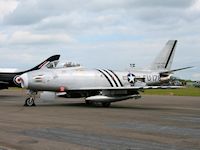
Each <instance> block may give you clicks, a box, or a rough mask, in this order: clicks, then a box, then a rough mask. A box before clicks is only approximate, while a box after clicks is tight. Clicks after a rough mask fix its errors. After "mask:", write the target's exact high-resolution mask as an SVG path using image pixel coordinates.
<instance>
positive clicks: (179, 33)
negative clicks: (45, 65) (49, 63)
mask: <svg viewBox="0 0 200 150" xmlns="http://www.w3.org/2000/svg"><path fill="white" fill-rule="evenodd" d="M169 39H177V40H178V45H177V49H176V54H175V58H174V62H173V66H172V67H173V68H179V67H185V66H195V68H193V69H190V70H185V71H181V72H179V73H176V76H178V77H182V78H186V79H190V78H191V79H193V80H200V0H166V1H163V0H73V1H71V0H0V68H3V67H9V68H29V67H32V66H34V65H35V64H37V63H39V62H40V61H42V60H43V59H45V58H47V57H49V56H50V55H52V54H61V60H62V61H73V62H77V63H80V64H82V65H84V66H85V67H89V68H97V67H100V68H103V67H105V68H112V69H117V70H123V69H125V68H128V67H129V64H130V63H135V64H136V66H137V67H141V68H142V67H145V66H146V65H148V64H150V63H151V62H152V61H153V59H154V58H155V56H156V55H157V54H158V53H159V51H160V50H161V49H162V47H163V46H164V45H165V43H166V42H167V41H168V40H169Z"/></svg>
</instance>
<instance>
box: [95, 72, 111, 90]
mask: <svg viewBox="0 0 200 150" xmlns="http://www.w3.org/2000/svg"><path fill="white" fill-rule="evenodd" d="M97 70H98V71H99V72H101V73H102V74H103V75H104V77H106V79H107V80H108V82H109V83H110V86H112V87H113V84H112V82H111V81H110V79H109V78H108V77H107V76H106V74H105V73H104V72H103V71H101V70H99V69H97Z"/></svg>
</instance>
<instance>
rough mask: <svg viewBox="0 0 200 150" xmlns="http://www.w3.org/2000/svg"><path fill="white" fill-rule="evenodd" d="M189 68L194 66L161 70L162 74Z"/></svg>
mask: <svg viewBox="0 0 200 150" xmlns="http://www.w3.org/2000/svg"><path fill="white" fill-rule="evenodd" d="M189 68H193V66H190V67H184V68H179V69H173V70H168V71H163V72H160V74H171V73H173V72H176V71H180V70H185V69H189Z"/></svg>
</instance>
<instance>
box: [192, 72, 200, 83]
mask: <svg viewBox="0 0 200 150" xmlns="http://www.w3.org/2000/svg"><path fill="white" fill-rule="evenodd" d="M192 77H193V78H194V80H198V81H200V72H199V73H194V74H193V75H192Z"/></svg>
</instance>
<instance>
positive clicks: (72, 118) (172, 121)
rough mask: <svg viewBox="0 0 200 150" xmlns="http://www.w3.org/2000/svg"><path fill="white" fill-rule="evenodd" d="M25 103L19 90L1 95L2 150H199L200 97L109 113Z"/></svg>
mask: <svg viewBox="0 0 200 150" xmlns="http://www.w3.org/2000/svg"><path fill="white" fill-rule="evenodd" d="M24 100H25V91H23V90H13V89H12V90H2V91H0V150H7V149H10V150H13V149H20V150H23V149H24V150H25V149H29V150H32V149H34V150H35V149H37V150H38V149H43V150H44V149H48V150H55V149H56V150H64V149H85V150H87V149H92V150H93V149H109V150H116V149H120V150H146V149H148V150H189V149H190V150H199V149H200V97H175V96H144V97H143V98H142V99H140V100H127V101H123V102H118V103H113V104H112V105H111V107H110V108H102V107H100V106H87V105H85V104H84V101H83V99H61V98H59V99H56V101H54V102H48V103H47V102H42V101H36V104H37V106H36V107H24V106H23V104H24Z"/></svg>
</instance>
